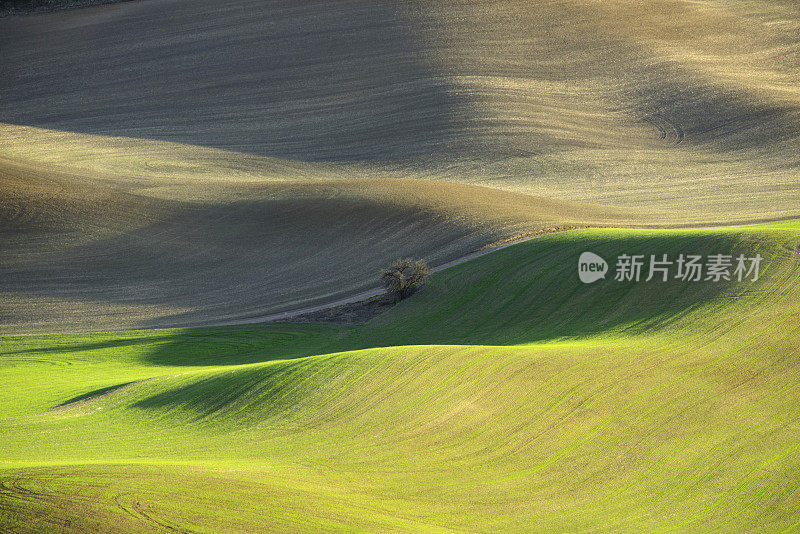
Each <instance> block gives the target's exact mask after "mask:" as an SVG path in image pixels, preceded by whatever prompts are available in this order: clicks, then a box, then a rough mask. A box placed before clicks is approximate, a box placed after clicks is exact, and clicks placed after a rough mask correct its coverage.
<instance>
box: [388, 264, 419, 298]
mask: <svg viewBox="0 0 800 534" xmlns="http://www.w3.org/2000/svg"><path fill="white" fill-rule="evenodd" d="M430 274H431V268H430V267H428V264H427V263H425V262H424V261H423V260H414V259H411V258H403V259H399V260H395V261H394V263H392V265H391V266H390V267H389V268H388V269H383V270H381V280H382V281H383V286H384V287H385V288H386V292H387V293H389V294H390V295H393V296H394V297H395V298H396V299H397V300H403V299H404V298H406V297H408V296H410V295H411V294H412V293H413V292H414V291H415V290H416V289H417V288H418V287H420V286H421V285H423V284H424V283H425V282H427V281H428V277H430Z"/></svg>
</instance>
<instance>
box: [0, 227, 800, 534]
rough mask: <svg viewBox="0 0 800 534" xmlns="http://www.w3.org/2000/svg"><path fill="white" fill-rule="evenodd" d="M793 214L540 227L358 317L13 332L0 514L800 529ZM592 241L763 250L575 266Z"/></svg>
mask: <svg viewBox="0 0 800 534" xmlns="http://www.w3.org/2000/svg"><path fill="white" fill-rule="evenodd" d="M793 226H795V225H793V224H790V223H789V224H784V225H773V226H765V227H760V228H746V229H745V228H743V229H730V230H714V231H710V230H709V231H682V232H668V231H628V230H587V231H576V232H569V233H564V234H557V235H552V236H547V237H544V238H541V239H537V240H534V241H531V242H527V243H523V244H519V245H515V246H512V247H509V248H507V249H503V250H500V251H497V252H495V253H492V254H490V255H487V256H484V257H481V258H478V259H476V260H472V261H470V262H467V263H464V264H462V265H459V266H457V267H454V268H452V269H448V270H446V271H443V272H441V273H439V274H437V275H435V276H434V277H433V279H432V281H431V284H430V285H429V286H428V287H427V288H426V289H425V290H424V291H423V292H421V293H419V294H418V295H417V296H415V297H414V298H412V299H411V300H408V301H406V302H403V303H401V304H400V305H398V306H396V307H395V308H393V309H392V310H391V311H389V312H388V313H387V314H385V315H383V316H381V317H379V318H376V319H375V320H373V321H372V322H370V323H368V324H367V325H365V326H363V327H356V328H352V329H349V330H348V329H345V328H343V327H336V326H313V325H268V326H251V327H246V328H244V327H242V328H216V329H189V330H177V331H147V332H120V333H108V334H80V335H57V336H24V337H5V338H2V340H0V353H2V355H3V356H2V360H0V364H1V365H2V366H3V367H2V374H3V380H2V383H3V384H6V385H7V386H5V387H4V388H3V391H2V393H1V395H2V396H1V397H0V417H2V420H0V451H2V459H0V466H2V468H1V469H0V521H2V528H3V530H8V531H19V532H28V531H40V530H46V529H49V530H65V531H75V532H79V531H85V530H87V529H96V530H103V529H106V530H115V531H120V530H122V531H140V530H147V529H152V530H177V531H186V532H194V531H201V532H202V531H220V530H227V531H250V530H270V531H275V530H292V531H296V530H307V531H310V530H313V531H318V530H353V529H362V530H390V531H452V530H469V531H486V530H502V531H571V532H575V531H597V530H615V531H623V530H624V531H648V532H652V531H659V532H666V531H673V530H676V531H683V532H698V531H710V530H713V531H728V532H757V531H780V530H791V529H793V528H794V529H796V528H797V526H798V524H800V523H798V521H799V520H800V509H798V505H797V503H798V502H800V501H799V500H798V476H797V475H798V466H800V463H799V462H800V450H799V449H800V445H798V443H797V439H796V436H797V433H798V431H799V430H800V428H798V425H800V422H798V419H797V415H796V406H797V398H798V397H797V395H798V391H797V386H798V384H800V376H798V372H797V365H796V363H797V358H798V357H800V353H798V345H797V342H796V339H797V334H798V331H800V304H798V303H799V302H800V300H798V294H797V291H798V290H797V287H798V276H800V234H798V232H797V229H796V228H794V227H793ZM584 250H591V251H594V252H596V253H598V254H600V255H604V256H605V257H606V258H607V259H609V258H611V257H613V256H615V255H617V254H622V253H643V254H663V253H669V254H675V253H677V252H683V253H687V254H688V253H691V254H695V253H696V254H712V253H726V254H727V253H739V252H741V253H745V254H748V255H752V254H754V253H760V254H761V255H762V256H763V257H764V258H765V260H764V264H763V265H762V271H761V276H760V278H759V280H758V281H755V282H752V281H750V282H741V283H739V282H730V283H725V282H723V283H716V284H715V283H712V282H697V283H694V282H681V281H675V280H671V281H669V282H655V281H651V282H639V283H623V282H616V281H614V280H606V281H602V282H597V283H596V284H593V285H583V284H582V283H581V282H580V281H579V280H578V279H577V276H576V267H577V265H576V264H577V257H578V255H579V254H580V253H581V252H583V251H584ZM54 369H58V372H57V373H55V372H54Z"/></svg>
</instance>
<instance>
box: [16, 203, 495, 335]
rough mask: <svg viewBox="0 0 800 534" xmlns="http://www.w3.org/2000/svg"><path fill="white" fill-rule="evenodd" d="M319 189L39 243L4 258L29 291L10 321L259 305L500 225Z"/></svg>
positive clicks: (133, 316)
mask: <svg viewBox="0 0 800 534" xmlns="http://www.w3.org/2000/svg"><path fill="white" fill-rule="evenodd" d="M268 192H269V191H268ZM268 192H267V193H268ZM312 193H313V195H315V196H311V195H309V196H308V197H305V198H302V197H301V198H264V199H263V200H252V201H239V202H235V203H220V204H217V205H211V206H203V207H195V208H192V209H189V208H187V209H184V210H182V211H179V212H178V213H176V214H174V215H172V216H170V217H168V218H166V219H165V220H163V221H160V222H157V223H153V224H149V225H147V226H144V227H142V228H138V229H134V230H130V231H127V232H125V233H123V234H121V235H117V236H113V237H108V238H104V239H98V240H96V241H92V242H89V243H88V244H82V245H79V246H74V247H71V248H68V249H66V250H63V251H57V252H46V251H45V252H42V251H40V250H39V249H34V248H31V249H29V252H28V253H27V254H26V255H24V256H23V255H18V257H17V258H18V259H16V261H14V262H13V263H12V262H5V263H4V264H3V265H0V292H3V293H4V294H7V295H11V296H15V295H20V298H19V299H16V300H11V299H9V300H8V301H6V302H5V303H4V306H3V309H2V313H3V314H4V316H5V317H3V319H4V320H3V322H4V323H5V324H6V325H8V327H9V330H8V332H7V333H12V332H13V329H12V328H13V327H14V326H15V325H20V326H19V328H20V330H21V331H23V332H25V333H33V332H35V330H31V329H32V328H34V327H33V326H31V325H32V324H41V325H42V326H41V327H40V328H47V329H50V328H53V326H52V325H56V326H58V325H64V324H66V325H69V326H67V328H70V329H72V330H76V331H80V330H106V329H108V330H118V329H135V328H158V327H167V326H169V327H172V326H184V325H201V324H204V323H207V322H216V321H222V320H225V319H236V318H242V317H252V316H255V317H258V316H263V315H266V314H270V313H277V312H281V311H285V310H291V309H296V308H300V307H303V306H312V305H315V304H319V303H320V301H322V302H324V301H332V300H336V299H337V298H342V297H347V296H349V295H352V294H354V293H358V292H360V291H364V290H366V289H369V288H370V287H374V286H375V285H377V283H378V272H379V270H380V269H381V268H383V267H385V266H386V265H388V264H389V263H390V262H391V261H392V260H394V259H395V258H397V257H406V256H413V257H423V258H425V259H426V260H427V261H429V262H430V263H431V264H434V265H436V264H441V263H444V262H446V261H450V260H452V259H454V258H457V257H459V256H461V255H463V254H466V253H468V252H469V251H471V250H474V249H476V248H478V247H480V246H482V245H485V244H486V243H488V242H491V241H493V240H494V239H496V238H497V236H498V235H499V234H498V232H496V231H495V230H494V229H492V228H484V229H481V228H479V227H477V225H476V224H474V223H470V222H469V221H466V222H465V221H460V220H456V219H451V218H448V217H447V216H446V214H442V213H438V212H435V211H433V210H430V209H426V208H420V207H414V206H402V205H391V204H389V203H388V202H383V201H373V200H370V199H357V198H335V199H333V198H329V195H330V196H334V197H335V196H336V195H337V194H338V193H337V191H336V190H333V191H314V192H312ZM265 194H266V193H265ZM34 297H35V298H34ZM33 319H37V321H34V320H33Z"/></svg>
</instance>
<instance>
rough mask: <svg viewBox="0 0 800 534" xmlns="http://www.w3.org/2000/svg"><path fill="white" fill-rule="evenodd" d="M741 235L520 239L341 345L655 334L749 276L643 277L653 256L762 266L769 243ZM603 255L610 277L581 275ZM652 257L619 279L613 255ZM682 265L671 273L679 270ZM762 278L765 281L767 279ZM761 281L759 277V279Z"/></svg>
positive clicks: (446, 275)
mask: <svg viewBox="0 0 800 534" xmlns="http://www.w3.org/2000/svg"><path fill="white" fill-rule="evenodd" d="M742 236H743V234H732V233H731V234H706V235H698V234H694V235H692V234H685V233H684V234H682V233H675V234H661V235H655V234H654V235H652V236H647V235H646V234H645V235H643V236H626V237H614V238H608V239H604V238H588V239H568V238H567V239H565V238H564V237H563V236H553V237H550V236H546V237H542V238H540V239H536V240H533V241H530V242H526V243H521V244H518V245H515V246H512V247H509V248H506V249H503V250H500V251H497V252H495V253H493V254H489V255H487V256H483V257H481V258H478V259H476V260H473V261H471V262H468V263H465V264H462V265H459V266H456V267H454V268H452V269H448V270H446V271H443V272H441V273H439V274H437V275H435V276H434V277H433V279H432V281H431V283H430V284H429V286H428V287H426V288H425V289H424V290H423V291H421V292H420V293H419V294H418V295H417V296H415V297H413V298H411V299H409V300H408V301H405V302H401V303H400V304H398V305H397V306H396V307H394V308H393V309H392V310H390V311H389V312H387V313H386V314H384V315H381V316H379V317H377V318H375V319H374V320H373V321H371V322H370V323H368V324H367V325H365V326H363V327H361V328H359V329H355V330H353V331H352V332H350V333H349V334H348V335H346V336H344V338H343V339H342V344H343V345H344V346H349V347H350V348H362V347H368V346H393V345H407V344H474V345H511V344H524V343H531V342H539V341H547V340H555V339H561V338H581V337H586V336H592V335H596V334H601V333H614V332H620V331H629V332H643V331H648V330H657V329H659V328H661V327H663V326H665V325H667V324H669V323H671V322H672V321H675V320H677V319H679V318H680V317H681V316H682V315H684V314H686V313H687V312H690V311H692V310H694V309H696V308H698V307H702V306H705V305H707V304H709V303H712V302H714V301H715V300H718V299H720V298H726V294H728V293H732V292H734V291H741V290H742V289H744V288H745V287H747V284H748V282H741V283H739V282H725V281H721V282H716V283H715V282H711V281H700V282H690V281H681V280H675V279H674V278H670V279H669V280H668V281H666V282H662V281H660V280H658V279H655V280H651V281H650V282H645V281H644V280H645V278H647V276H648V274H649V273H648V263H649V257H650V255H651V254H654V255H656V256H657V258H660V257H661V255H662V254H667V255H668V258H672V259H673V260H674V259H675V258H677V256H678V255H679V254H681V253H683V254H697V255H702V256H703V257H704V260H703V261H705V257H707V256H708V255H710V254H717V253H720V254H734V255H736V254H739V253H744V254H746V255H753V254H755V253H756V252H759V253H760V254H761V255H762V256H764V257H765V260H764V263H766V262H767V261H768V259H769V258H770V257H771V256H772V255H773V254H774V250H773V249H770V248H769V246H768V244H766V243H761V242H759V241H758V240H757V239H753V240H746V239H742ZM584 251H591V252H595V253H596V254H599V255H600V256H601V257H603V258H605V259H606V261H607V262H608V264H609V273H608V274H607V275H606V279H605V280H601V281H598V282H595V283H593V284H584V283H582V282H581V281H580V280H579V279H578V274H577V272H578V271H577V267H578V257H579V256H580V254H581V253H582V252H584ZM621 254H630V255H633V254H641V255H644V256H645V260H644V261H645V265H644V267H643V272H642V278H641V281H639V282H618V281H615V280H614V275H615V264H616V257H617V256H618V255H621ZM675 272H676V271H675V267H674V266H673V270H672V271H671V273H672V274H673V275H674V274H675ZM763 276H764V275H763V273H762V279H763ZM762 281H763V280H762ZM760 283H762V282H761V281H760V282H759V284H760Z"/></svg>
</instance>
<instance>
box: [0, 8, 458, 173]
mask: <svg viewBox="0 0 800 534" xmlns="http://www.w3.org/2000/svg"><path fill="white" fill-rule="evenodd" d="M209 21H213V24H210V23H209ZM419 48H420V45H419V44H418V43H415V39H414V36H413V28H410V27H409V25H408V23H407V22H406V21H404V20H403V19H402V17H400V16H399V15H398V13H397V9H396V8H395V7H393V6H392V5H391V4H388V3H381V2H369V1H364V0H348V1H343V2H326V3H320V2H310V3H301V4H298V3H297V2H293V1H289V0H279V1H274V2H268V3H265V2H261V1H259V0H244V1H241V2H235V3H230V2H225V3H222V4H220V3H219V2H216V1H214V0H198V1H194V2H169V1H163V0H155V1H153V2H148V3H145V4H142V3H139V2H132V3H129V4H119V5H114V6H105V7H101V8H97V9H93V10H76V11H73V12H69V13H64V14H55V15H41V16H39V18H38V19H37V21H36V24H30V23H28V21H27V20H26V19H25V18H24V17H12V18H8V19H6V20H0V49H8V50H7V51H8V52H11V51H12V49H13V53H7V54H3V57H2V59H0V69H2V70H3V71H4V73H7V75H6V76H3V77H0V93H2V94H3V99H2V101H0V115H2V116H3V117H4V121H6V122H12V123H16V124H24V125H28V126H37V127H43V128H54V129H60V130H67V131H71V132H79V133H87V134H101V135H117V136H126V137H135V138H143V139H158V140H164V141H176V142H183V143H189V144H193V145H201V146H209V147H216V148H222V149H227V150H234V151H238V152H248V153H252V154H259V155H265V156H276V157H282V158H289V159H295V160H301V161H322V160H337V161H347V160H360V161H368V160H376V159H381V160H387V159H393V158H397V157H403V158H413V157H415V156H420V155H424V154H430V153H432V152H437V151H442V150H445V149H446V148H447V147H448V145H450V144H452V143H453V142H454V141H453V138H454V132H455V131H457V130H458V128H457V127H456V126H455V125H454V123H455V122H456V121H457V117H458V113H457V110H458V109H460V108H461V107H462V106H463V104H462V103H461V102H460V99H462V97H459V96H458V95H456V94H455V91H453V90H452V88H450V87H449V86H447V85H446V82H445V81H444V80H443V78H442V77H441V76H439V75H438V74H437V73H436V72H435V71H433V70H432V68H431V67H430V65H429V64H427V63H426V62H425V61H424V57H423V56H422V55H421V54H420V53H419ZM45 102H46V104H45V105H43V103H45Z"/></svg>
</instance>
